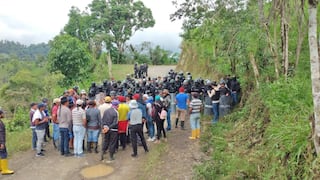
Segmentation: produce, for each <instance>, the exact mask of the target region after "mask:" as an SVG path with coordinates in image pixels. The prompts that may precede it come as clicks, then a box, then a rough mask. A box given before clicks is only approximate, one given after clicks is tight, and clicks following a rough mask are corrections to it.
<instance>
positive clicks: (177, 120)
mask: <svg viewBox="0 0 320 180" xmlns="http://www.w3.org/2000/svg"><path fill="white" fill-rule="evenodd" d="M178 122H179V119H178V118H176V128H178Z"/></svg>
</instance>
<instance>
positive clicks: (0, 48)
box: [0, 40, 50, 60]
mask: <svg viewBox="0 0 320 180" xmlns="http://www.w3.org/2000/svg"><path fill="white" fill-rule="evenodd" d="M49 50H50V47H49V45H48V44H46V43H40V44H31V45H29V46H26V45H23V44H20V43H19V42H14V41H5V40H1V41H0V54H3V55H4V56H5V55H6V56H12V55H14V56H17V57H18V58H19V59H21V60H36V59H37V58H39V57H47V55H48V53H49Z"/></svg>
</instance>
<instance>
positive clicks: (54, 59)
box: [49, 34, 91, 86]
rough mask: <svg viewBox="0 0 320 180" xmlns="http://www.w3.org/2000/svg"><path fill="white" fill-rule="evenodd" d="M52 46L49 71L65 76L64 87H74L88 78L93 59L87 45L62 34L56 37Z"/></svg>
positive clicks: (51, 43)
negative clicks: (58, 72)
mask: <svg viewBox="0 0 320 180" xmlns="http://www.w3.org/2000/svg"><path fill="white" fill-rule="evenodd" d="M50 45H51V50H50V52H49V69H50V71H51V72H56V71H60V72H61V73H62V74H63V75H64V76H65V77H64V79H63V82H62V83H63V85H65V86H67V85H72V83H75V82H81V81H82V79H84V78H86V77H87V74H88V68H89V66H90V60H91V57H90V54H89V53H88V51H87V45H86V44H85V43H83V42H81V41H80V40H79V39H77V38H75V37H72V36H70V35H66V34H62V35H58V36H56V37H55V38H54V40H53V41H51V42H50Z"/></svg>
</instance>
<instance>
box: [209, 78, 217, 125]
mask: <svg viewBox="0 0 320 180" xmlns="http://www.w3.org/2000/svg"><path fill="white" fill-rule="evenodd" d="M211 87H212V89H211V91H209V90H208V91H207V93H208V95H209V97H210V98H211V100H212V111H213V119H212V121H211V123H212V124H215V123H217V122H218V120H219V103H220V90H219V87H218V85H217V83H216V82H212V83H211Z"/></svg>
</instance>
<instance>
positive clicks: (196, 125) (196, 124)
mask: <svg viewBox="0 0 320 180" xmlns="http://www.w3.org/2000/svg"><path fill="white" fill-rule="evenodd" d="M190 126H191V130H195V129H200V113H193V114H190Z"/></svg>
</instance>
